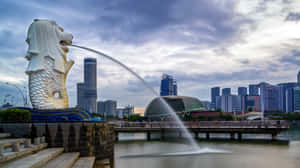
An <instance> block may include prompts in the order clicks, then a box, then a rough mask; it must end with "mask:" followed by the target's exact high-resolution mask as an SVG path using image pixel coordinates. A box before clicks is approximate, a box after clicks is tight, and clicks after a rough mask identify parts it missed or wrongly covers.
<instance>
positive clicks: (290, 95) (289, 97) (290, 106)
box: [285, 88, 294, 113]
mask: <svg viewBox="0 0 300 168" xmlns="http://www.w3.org/2000/svg"><path fill="white" fill-rule="evenodd" d="M285 94H286V96H285V97H286V107H285V108H286V110H285V112H287V113H289V112H294V88H289V89H287V90H286V92H285Z"/></svg>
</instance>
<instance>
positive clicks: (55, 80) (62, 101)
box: [25, 19, 74, 109]
mask: <svg viewBox="0 0 300 168" xmlns="http://www.w3.org/2000/svg"><path fill="white" fill-rule="evenodd" d="M72 39H73V36H72V34H70V33H66V32H64V29H63V28H61V27H60V26H59V25H57V24H56V22H54V21H51V20H39V19H35V20H34V22H33V23H32V24H31V25H30V27H29V29H28V34H27V39H26V42H27V44H28V51H27V54H26V56H25V58H26V59H27V60H28V61H29V64H28V67H27V69H26V74H28V75H29V96H30V100H31V104H32V106H33V107H34V108H39V109H51V108H66V107H68V95H67V91H66V88H65V80H66V77H67V74H68V72H69V70H70V69H71V67H72V65H73V64H74V61H72V60H71V61H67V56H66V53H67V52H68V48H67V47H66V45H69V44H72Z"/></svg>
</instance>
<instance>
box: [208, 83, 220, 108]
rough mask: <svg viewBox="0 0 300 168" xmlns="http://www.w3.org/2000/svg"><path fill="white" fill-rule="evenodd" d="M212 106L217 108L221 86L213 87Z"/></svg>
mask: <svg viewBox="0 0 300 168" xmlns="http://www.w3.org/2000/svg"><path fill="white" fill-rule="evenodd" d="M210 93H211V108H213V109H216V108H217V107H216V97H217V96H220V87H213V88H211V92H210Z"/></svg>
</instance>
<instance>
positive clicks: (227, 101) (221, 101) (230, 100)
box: [216, 95, 242, 113]
mask: <svg viewBox="0 0 300 168" xmlns="http://www.w3.org/2000/svg"><path fill="white" fill-rule="evenodd" d="M216 102H217V104H218V106H219V105H221V106H220V107H221V110H222V111H224V112H233V113H239V112H242V99H241V96H238V95H229V96H227V95H224V96H223V95H222V96H217V98H216Z"/></svg>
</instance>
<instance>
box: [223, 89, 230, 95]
mask: <svg viewBox="0 0 300 168" xmlns="http://www.w3.org/2000/svg"><path fill="white" fill-rule="evenodd" d="M229 95H231V88H223V89H222V96H229Z"/></svg>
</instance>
